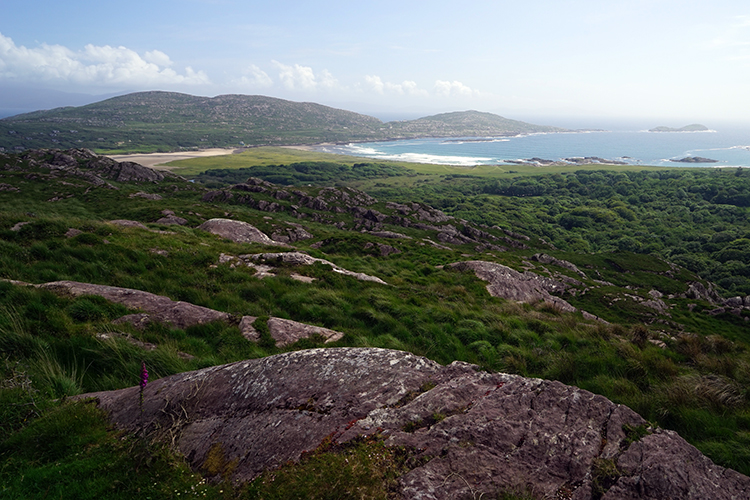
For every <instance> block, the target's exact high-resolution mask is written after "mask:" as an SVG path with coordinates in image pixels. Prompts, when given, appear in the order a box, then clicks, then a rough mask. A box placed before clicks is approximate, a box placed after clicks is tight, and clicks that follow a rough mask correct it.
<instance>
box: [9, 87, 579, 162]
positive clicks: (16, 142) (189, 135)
mask: <svg viewBox="0 0 750 500" xmlns="http://www.w3.org/2000/svg"><path fill="white" fill-rule="evenodd" d="M559 131H564V129H559V128H555V127H544V126H538V125H532V124H529V123H524V122H520V121H516V120H509V119H507V118H503V117H501V116H498V115H494V114H491V113H480V112H477V111H465V112H456V113H444V114H440V115H435V116H430V117H425V118H420V119H418V120H408V121H395V122H388V123H383V122H381V121H380V120H378V119H377V118H374V117H372V116H367V115H363V114H359V113H354V112H351V111H345V110H341V109H336V108H331V107H328V106H323V105H321V104H315V103H309V102H293V101H286V100H283V99H276V98H273V97H266V96H248V95H223V96H217V97H213V98H211V97H199V96H191V95H187V94H180V93H174V92H158V91H154V92H138V93H133V94H128V95H124V96H119V97H114V98H111V99H107V100H104V101H101V102H97V103H94V104H89V105H86V106H80V107H65V108H57V109H52V110H49V111H35V112H32V113H26V114H21V115H17V116H12V117H9V118H5V119H2V120H0V147H2V148H5V149H6V150H10V149H27V148H42V147H56V148H69V147H87V148H91V149H96V150H99V151H109V152H113V151H144V152H150V151H174V150H180V149H197V148H209V147H242V146H260V145H292V144H319V143H323V142H356V141H371V140H388V139H401V138H414V137H467V136H499V135H518V134H522V133H532V132H559Z"/></svg>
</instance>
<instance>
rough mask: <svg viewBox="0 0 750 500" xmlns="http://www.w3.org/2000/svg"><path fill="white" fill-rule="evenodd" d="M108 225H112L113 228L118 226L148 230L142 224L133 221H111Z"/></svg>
mask: <svg viewBox="0 0 750 500" xmlns="http://www.w3.org/2000/svg"><path fill="white" fill-rule="evenodd" d="M109 223H110V224H114V225H115V226H120V227H137V228H139V229H146V230H148V228H147V227H146V226H145V225H144V224H143V223H141V222H138V221H134V220H124V219H117V220H111V221H109Z"/></svg>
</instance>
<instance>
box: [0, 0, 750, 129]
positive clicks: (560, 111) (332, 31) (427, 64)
mask: <svg viewBox="0 0 750 500" xmlns="http://www.w3.org/2000/svg"><path fill="white" fill-rule="evenodd" d="M0 5H2V9H1V10H2V15H1V16H0V92H5V93H6V101H7V99H9V98H11V97H10V96H12V95H14V94H12V91H11V90H7V89H12V88H15V89H18V88H23V89H25V91H26V92H27V93H28V92H29V89H33V90H34V91H35V92H36V91H40V95H41V91H43V90H54V91H64V92H70V93H84V94H96V95H103V94H113V93H118V92H131V91H140V90H170V91H178V92H186V93H190V94H195V95H207V96H214V95H219V94H228V93H240V94H263V95H270V96H274V97H281V98H284V99H291V100H295V101H315V102H319V103H322V104H327V105H332V106H336V107H343V108H346V109H352V110H354V111H359V112H366V113H371V114H376V116H377V114H380V115H393V116H397V115H399V114H403V115H417V116H421V115H426V114H432V113H435V112H443V111H454V110H464V109H476V110H480V111H489V112H494V113H498V114H501V115H503V116H507V117H510V118H517V119H526V120H528V121H532V120H535V119H536V121H537V122H539V119H545V120H547V122H549V121H550V120H552V121H554V122H555V123H554V124H561V125H563V126H564V125H565V121H566V120H572V121H575V120H582V119H590V118H592V119H600V118H601V119H644V120H652V121H653V122H654V124H667V125H684V124H685V123H693V122H703V123H705V122H709V123H708V124H709V125H710V124H711V122H712V121H737V122H745V123H746V122H747V121H748V120H749V119H750V118H749V117H750V113H749V112H750V91H749V90H750V4H748V3H747V2H746V1H744V2H740V1H733V0H730V1H723V0H716V1H714V2H706V1H705V0H703V1H691V0H680V1H678V0H647V1H646V0H644V1H639V0H631V1H618V0H609V1H607V2H603V1H601V0H597V1H589V0H554V1H553V0H525V1H524V2H519V1H517V0H516V1H513V2H509V1H504V0H501V1H493V2H490V1H475V0H464V1H461V2H457V1H452V2H446V1H440V0H438V1H435V0H431V1H409V0H401V1H391V0H379V1H377V2H375V1H368V0H362V1H360V2H352V1H347V2H343V1H318V2H309V1H308V2H302V1H288V0H276V1H275V2H269V1H267V0H266V1H263V2H260V1H234V0H179V1H172V0H151V1H148V2H147V1H141V0H133V1H129V2H103V1H101V0H98V1H96V2H94V1H80V0H71V2H60V1H59V0H55V1H51V0H50V1H48V0H24V1H23V2H20V1H15V0H0ZM3 89H6V90H3ZM39 103H40V107H41V106H42V104H44V103H45V102H43V100H41V99H40V100H39ZM6 106H7V103H6Z"/></svg>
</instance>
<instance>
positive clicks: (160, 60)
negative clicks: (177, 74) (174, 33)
mask: <svg viewBox="0 0 750 500" xmlns="http://www.w3.org/2000/svg"><path fill="white" fill-rule="evenodd" d="M143 59H144V60H146V62H150V63H152V64H156V65H157V66H164V67H165V68H168V67H169V66H172V64H173V63H172V61H171V59H169V56H168V55H167V54H165V53H164V52H162V51H160V50H152V51H150V52H146V55H145V57H144V58H143Z"/></svg>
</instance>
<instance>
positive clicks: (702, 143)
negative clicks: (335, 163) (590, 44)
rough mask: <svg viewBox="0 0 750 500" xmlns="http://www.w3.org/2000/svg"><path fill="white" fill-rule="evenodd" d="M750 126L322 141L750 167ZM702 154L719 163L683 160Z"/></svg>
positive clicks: (368, 152)
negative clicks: (350, 141) (680, 160)
mask: <svg viewBox="0 0 750 500" xmlns="http://www.w3.org/2000/svg"><path fill="white" fill-rule="evenodd" d="M749 132H750V131H748V130H743V129H738V128H734V129H725V130H711V131H707V132H648V131H645V130H633V131H591V132H571V133H555V134H530V135H521V136H515V137H494V138H493V137H464V138H457V139H456V138H450V139H446V138H427V139H408V140H398V141H385V142H368V143H351V144H343V145H320V146H317V147H316V148H315V149H316V150H318V151H324V152H329V153H339V154H347V155H352V156H361V157H364V158H370V159H375V160H399V161H410V162H416V163H436V164H442V165H461V166H472V165H498V164H501V165H512V163H507V162H506V160H510V161H516V160H528V159H531V158H541V159H544V160H552V161H561V160H564V159H565V158H581V157H598V158H602V159H606V160H610V161H619V162H624V163H627V164H630V165H654V166H670V167H704V168H705V167H750V133H749ZM685 157H702V158H710V159H712V160H717V161H716V163H682V162H675V161H670V160H678V159H682V158H685Z"/></svg>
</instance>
